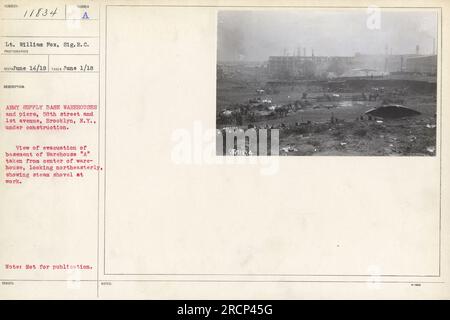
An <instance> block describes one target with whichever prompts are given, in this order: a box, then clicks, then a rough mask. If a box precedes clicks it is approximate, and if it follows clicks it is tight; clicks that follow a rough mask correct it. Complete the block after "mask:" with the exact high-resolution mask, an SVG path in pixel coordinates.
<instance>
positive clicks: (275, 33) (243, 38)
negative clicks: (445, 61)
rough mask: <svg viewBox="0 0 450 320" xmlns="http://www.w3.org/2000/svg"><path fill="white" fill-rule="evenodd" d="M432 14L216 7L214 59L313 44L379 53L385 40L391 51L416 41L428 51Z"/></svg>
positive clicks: (340, 51) (257, 56)
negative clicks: (233, 9)
mask: <svg viewBox="0 0 450 320" xmlns="http://www.w3.org/2000/svg"><path fill="white" fill-rule="evenodd" d="M378 16H379V19H378ZM437 19H438V15H437V11H436V10H421V11H413V10H408V11H406V10H402V11H399V10H397V11H394V10H393V9H390V10H388V9H381V11H380V12H379V13H377V11H376V9H375V10H374V9H367V8H364V9H362V8H361V9H343V10H336V9H333V10H327V9H320V10H319V9H301V10H290V11H287V10H273V9H272V10H270V11H269V10H259V11H220V12H219V16H218V53H217V54H218V60H219V61H236V60H245V61H264V60H267V58H268V57H269V56H270V55H283V52H284V49H286V50H287V53H288V54H289V55H292V53H293V52H294V51H296V50H297V48H298V47H302V48H304V47H306V53H307V55H311V48H314V54H315V55H316V56H317V55H319V56H322V55H323V56H353V55H354V54H355V52H360V53H363V54H383V53H384V52H385V46H386V45H388V46H389V48H392V53H393V54H406V53H414V52H415V48H416V45H417V44H418V45H419V46H420V53H421V54H431V53H432V51H433V38H437V22H438V21H437ZM378 27H379V28H378ZM436 47H437V41H436ZM390 51H391V49H389V52H390ZM436 51H437V49H436ZM302 54H303V49H302Z"/></svg>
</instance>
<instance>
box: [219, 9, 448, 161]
mask: <svg viewBox="0 0 450 320" xmlns="http://www.w3.org/2000/svg"><path fill="white" fill-rule="evenodd" d="M437 30H438V13H437V11H436V10H434V9H387V8H379V7H376V6H373V7H366V8H345V9H336V8H333V9H327V8H314V9H308V8H302V9H295V8H294V9H282V10H281V9H279V10H273V9H264V10H239V11H237V10H222V11H220V12H219V13H218V31H217V32H218V40H217V77H216V81H217V87H216V91H217V92H216V128H217V132H218V133H224V135H223V138H224V141H223V142H224V143H223V146H224V147H223V148H221V147H219V148H218V150H219V149H220V150H219V151H220V152H222V151H223V154H224V155H237V154H238V155H242V154H245V155H252V154H253V155H254V152H253V153H252V152H250V151H251V150H259V149H258V148H253V149H252V146H251V144H252V140H246V141H245V144H242V145H245V149H244V150H238V149H239V145H238V144H237V143H233V142H231V143H230V142H229V143H227V142H226V141H225V140H226V138H225V137H226V135H227V134H230V135H231V136H232V135H233V134H234V135H237V132H240V133H241V134H245V132H246V131H248V130H250V129H254V130H250V131H252V132H255V131H256V132H259V131H260V130H264V131H265V132H267V131H269V132H270V131H273V130H277V134H276V135H273V134H272V138H273V137H274V136H276V137H277V138H279V141H277V143H278V144H273V143H272V154H279V155H282V156H284V155H288V156H291V155H294V156H295V155H296V156H313V155H317V156H435V155H436V126H437V124H438V123H439V121H438V110H437V97H438V89H439V88H438V86H437V83H438V81H437V75H438V60H439V57H438V54H437V53H438V45H439V39H438V33H437ZM266 130H267V131H266ZM266 135H267V134H266V133H265V136H266ZM268 135H269V136H270V133H269V134H268ZM258 137H259V141H258V146H260V145H261V144H260V143H261V137H260V136H259V135H258ZM269 140H270V139H269ZM272 142H273V141H272ZM249 144H250V146H249ZM273 145H278V149H279V150H275V152H274V150H273ZM269 149H270V142H269ZM249 150H250V151H249ZM258 155H261V153H260V152H258Z"/></svg>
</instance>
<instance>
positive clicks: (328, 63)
mask: <svg viewBox="0 0 450 320" xmlns="http://www.w3.org/2000/svg"><path fill="white" fill-rule="evenodd" d="M436 71H437V56H436V54H435V53H434V48H433V54H431V55H422V54H420V51H419V46H416V51H415V53H410V54H392V50H391V52H390V53H388V48H387V47H386V50H385V54H370V55H369V54H360V53H356V54H355V55H354V56H314V51H313V50H312V52H311V55H310V56H306V54H305V52H304V55H299V51H297V55H286V54H285V55H283V56H271V57H269V61H268V72H269V74H270V76H271V77H272V78H273V79H283V80H285V79H305V78H315V77H330V76H334V77H335V76H355V75H362V76H364V75H365V76H369V75H385V74H389V73H398V72H400V73H422V74H430V75H435V74H436Z"/></svg>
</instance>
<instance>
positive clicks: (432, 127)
mask: <svg viewBox="0 0 450 320" xmlns="http://www.w3.org/2000/svg"><path fill="white" fill-rule="evenodd" d="M426 127H427V128H430V129H434V128H436V125H435V124H427V125H426Z"/></svg>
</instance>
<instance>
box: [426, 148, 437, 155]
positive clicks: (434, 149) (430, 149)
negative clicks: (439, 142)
mask: <svg viewBox="0 0 450 320" xmlns="http://www.w3.org/2000/svg"><path fill="white" fill-rule="evenodd" d="M427 151H428V152H429V153H432V154H434V153H435V152H436V147H433V146H431V147H427Z"/></svg>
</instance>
